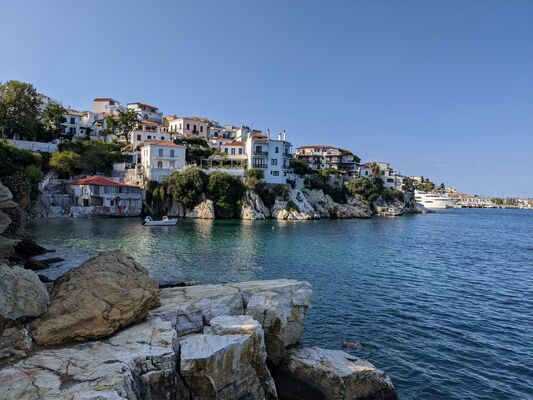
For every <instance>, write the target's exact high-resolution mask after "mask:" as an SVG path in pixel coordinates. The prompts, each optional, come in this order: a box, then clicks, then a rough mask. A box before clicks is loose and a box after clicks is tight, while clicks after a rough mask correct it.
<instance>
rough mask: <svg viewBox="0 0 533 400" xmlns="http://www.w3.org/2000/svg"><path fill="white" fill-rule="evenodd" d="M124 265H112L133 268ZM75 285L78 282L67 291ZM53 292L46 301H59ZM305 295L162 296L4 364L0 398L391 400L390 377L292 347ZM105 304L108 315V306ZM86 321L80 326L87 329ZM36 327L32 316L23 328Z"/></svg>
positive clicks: (242, 290) (242, 287)
mask: <svg viewBox="0 0 533 400" xmlns="http://www.w3.org/2000/svg"><path fill="white" fill-rule="evenodd" d="M99 257H100V261H101V262H100V261H99V262H98V264H102V262H107V263H109V264H113V263H115V261H113V259H114V258H117V257H118V255H117V254H116V253H112V254H111V256H110V255H109V254H103V255H101V256H99ZM120 257H127V256H120ZM120 257H118V258H120ZM97 258H98V257H97ZM121 260H122V258H121ZM119 261H120V260H119ZM126 261H127V262H126ZM126 261H124V260H122V261H120V262H119V264H120V263H122V264H124V263H126V264H129V263H131V262H133V261H130V260H126ZM93 264H94V261H93ZM102 265H103V264H102ZM110 268H111V269H110V271H117V268H116V267H113V266H112V265H110ZM135 268H136V269H137V267H135ZM85 269H86V267H85ZM113 275H116V276H115V278H113ZM122 275H123V274H121V273H116V274H115V273H113V272H111V273H110V274H108V275H106V276H107V278H106V279H107V280H108V282H107V284H106V285H104V286H106V287H107V289H106V290H105V291H103V292H102V293H99V294H97V295H98V297H99V298H100V297H101V298H102V299H103V298H104V296H106V293H107V294H109V292H110V291H113V290H117V291H121V290H124V285H121V286H120V288H116V289H113V287H114V286H116V285H114V282H115V279H116V280H118V282H119V281H120V280H121V279H124V277H123V276H122ZM141 275H142V274H141ZM141 275H139V278H138V279H141V278H140V277H141ZM101 277H102V276H101ZM90 279H91V278H90V277H89V276H87V280H90ZM146 279H147V280H148V279H149V277H148V276H146ZM65 282H66V281H65ZM65 282H63V283H61V282H60V284H59V285H63V286H64V283H65ZM81 285H83V281H82V280H80V281H79V284H78V286H77V289H76V290H78V291H79V290H81ZM137 286H141V287H142V286H143V285H142V284H138V285H137ZM87 287H88V288H91V287H92V286H91V285H90V284H89V283H88V284H87ZM54 289H55V286H54ZM54 289H53V290H52V292H51V293H52V304H54V302H57V301H58V299H59V298H58V297H57V293H59V291H56V290H54ZM64 289H65V290H68V289H67V287H66V286H65V287H64ZM136 290H137V289H136V288H133V289H132V293H131V295H133V292H135V291H136ZM89 291H90V290H89ZM91 293H92V292H91ZM117 293H118V292H117ZM135 293H136V292H135ZM63 296H64V294H63ZM311 297H312V290H311V285H309V284H308V283H306V282H299V281H295V280H286V279H280V280H272V281H254V282H241V283H232V284H223V285H198V286H189V287H175V288H167V289H162V290H161V291H160V296H159V305H157V306H156V308H153V309H152V310H151V311H149V312H148V315H147V316H146V318H144V319H143V320H142V321H141V322H138V323H136V324H133V325H130V326H129V327H127V328H125V329H123V330H121V331H119V332H118V333H116V334H114V336H111V337H109V338H107V339H102V340H97V341H86V342H85V343H81V344H74V345H69V344H63V345H60V346H55V347H52V348H40V349H38V350H35V351H33V353H30V354H29V356H28V357H27V358H25V359H21V360H19V361H18V362H16V363H12V364H8V365H5V366H4V367H3V368H2V369H0V398H2V399H6V400H9V399H24V400H30V399H56V398H57V399H79V400H84V399H87V400H88V399H93V400H94V399H138V400H141V399H269V400H273V399H278V398H280V399H284V398H285V399H289V398H295V397H293V396H294V395H295V393H296V396H298V395H297V393H301V394H305V393H308V394H309V395H308V396H306V397H304V398H306V399H339V400H340V399H343V400H346V399H373V398H376V399H377V398H379V399H393V398H395V394H394V388H393V386H392V383H391V382H390V379H389V378H388V377H387V376H386V375H385V374H384V373H383V372H381V371H379V370H377V369H376V368H375V367H374V366H372V365H371V364H370V363H368V362H365V361H363V360H359V359H358V358H357V357H353V356H350V355H349V354H347V353H344V352H341V351H330V350H323V349H319V348H315V347H301V345H300V341H301V337H302V334H303V330H304V317H305V314H306V313H307V311H308V309H309V307H310V304H311ZM107 298H109V296H108V297H107ZM106 301H107V300H106ZM91 302H92V301H91ZM115 302H118V303H120V300H118V299H115ZM89 306H90V305H84V304H82V303H80V304H79V305H78V307H79V308H83V307H89ZM109 306H110V309H109V310H108V311H109V313H110V315H111V314H113V313H114V311H113V310H114V309H115V308H116V306H117V305H115V304H109ZM118 306H119V307H120V304H119V305H118ZM45 315H46V314H45ZM84 315H87V314H84ZM57 317H58V318H60V316H57ZM71 317H72V318H75V315H72V316H71ZM71 317H69V318H71ZM91 318H93V317H88V318H83V321H82V319H80V322H82V323H83V324H84V326H85V327H86V328H88V327H90V326H91ZM94 318H95V319H98V318H100V316H98V315H96V314H95V315H94ZM38 324H39V320H38V319H36V320H34V323H33V324H30V326H31V327H32V329H33V328H34V326H36V329H38ZM90 338H91V335H88V336H86V337H85V338H84V340H88V339H90ZM76 340H81V339H80V338H78V339H76ZM295 388H299V389H298V390H297V391H296V392H295ZM298 398H302V397H301V395H300V397H298Z"/></svg>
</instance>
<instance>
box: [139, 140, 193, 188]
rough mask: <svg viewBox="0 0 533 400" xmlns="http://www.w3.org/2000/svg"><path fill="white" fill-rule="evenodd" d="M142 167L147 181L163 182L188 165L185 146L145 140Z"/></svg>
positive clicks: (142, 151) (163, 141) (142, 148)
mask: <svg viewBox="0 0 533 400" xmlns="http://www.w3.org/2000/svg"><path fill="white" fill-rule="evenodd" d="M140 151H141V165H142V169H143V172H144V176H145V178H146V179H150V180H156V181H158V182H161V181H162V180H163V179H164V178H166V177H167V176H169V175H171V174H172V173H173V172H174V171H175V170H177V169H182V168H183V167H185V165H186V159H185V157H186V148H185V146H181V145H177V144H174V143H172V142H170V141H165V140H145V141H144V144H143V145H142V146H141V150H140Z"/></svg>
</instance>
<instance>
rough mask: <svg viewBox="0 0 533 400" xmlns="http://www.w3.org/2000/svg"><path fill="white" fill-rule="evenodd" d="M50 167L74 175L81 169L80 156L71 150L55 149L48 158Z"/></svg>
mask: <svg viewBox="0 0 533 400" xmlns="http://www.w3.org/2000/svg"><path fill="white" fill-rule="evenodd" d="M50 167H52V168H55V169H58V170H59V171H61V172H62V173H63V174H66V175H67V176H69V177H70V176H73V175H76V174H78V173H79V172H80V171H81V156H80V155H79V154H78V153H74V152H73V151H71V150H65V151H56V152H54V153H52V157H51V158H50Z"/></svg>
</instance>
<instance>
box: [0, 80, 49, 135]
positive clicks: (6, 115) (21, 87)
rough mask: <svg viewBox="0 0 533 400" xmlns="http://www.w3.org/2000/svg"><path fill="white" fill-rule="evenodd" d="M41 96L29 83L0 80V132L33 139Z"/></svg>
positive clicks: (37, 128)
mask: <svg viewBox="0 0 533 400" xmlns="http://www.w3.org/2000/svg"><path fill="white" fill-rule="evenodd" d="M40 105H41V98H40V96H39V94H38V93H37V90H35V88H34V87H33V85H32V84H30V83H24V82H20V81H7V82H5V83H2V82H0V134H2V135H3V136H7V137H13V136H14V135H20V136H22V137H25V138H30V139H35V138H36V137H37V131H38V130H39V114H40Z"/></svg>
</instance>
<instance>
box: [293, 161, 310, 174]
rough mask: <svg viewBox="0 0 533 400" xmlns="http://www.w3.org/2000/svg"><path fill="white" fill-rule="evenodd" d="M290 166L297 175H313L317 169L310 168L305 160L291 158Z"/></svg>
mask: <svg viewBox="0 0 533 400" xmlns="http://www.w3.org/2000/svg"><path fill="white" fill-rule="evenodd" d="M290 166H291V168H292V170H293V172H294V173H295V174H296V175H312V174H316V171H315V170H314V169H312V168H310V167H309V166H308V165H307V163H306V162H305V161H303V160H297V159H295V160H291V162H290Z"/></svg>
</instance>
